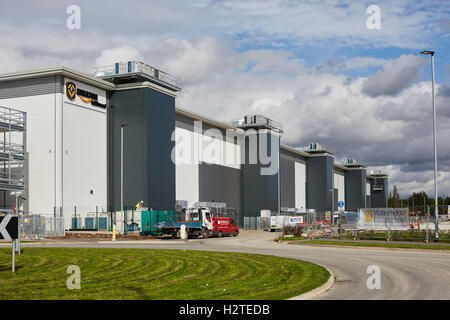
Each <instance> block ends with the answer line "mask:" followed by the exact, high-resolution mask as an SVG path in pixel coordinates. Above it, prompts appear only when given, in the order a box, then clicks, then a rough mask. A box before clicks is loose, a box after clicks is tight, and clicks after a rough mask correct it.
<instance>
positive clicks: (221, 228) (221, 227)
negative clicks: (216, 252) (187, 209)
mask: <svg viewBox="0 0 450 320" xmlns="http://www.w3.org/2000/svg"><path fill="white" fill-rule="evenodd" d="M212 219H213V221H212V222H213V228H212V234H213V235H214V236H216V237H218V238H220V237H222V236H226V235H227V236H234V237H236V236H237V235H238V234H239V228H238V226H237V224H236V221H235V220H234V219H233V218H228V217H213V218H212Z"/></svg>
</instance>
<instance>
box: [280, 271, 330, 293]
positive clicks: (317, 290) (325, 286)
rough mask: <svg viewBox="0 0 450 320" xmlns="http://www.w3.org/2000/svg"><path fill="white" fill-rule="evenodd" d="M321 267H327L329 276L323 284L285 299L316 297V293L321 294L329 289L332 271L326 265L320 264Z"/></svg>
mask: <svg viewBox="0 0 450 320" xmlns="http://www.w3.org/2000/svg"><path fill="white" fill-rule="evenodd" d="M322 267H324V268H325V269H327V270H328V272H329V273H330V278H329V279H328V281H327V282H325V283H324V284H323V285H321V286H320V287H318V288H315V289H313V290H311V291H308V292H305V293H302V294H301V295H299V296H295V297H292V298H289V299H287V300H309V299H312V298H315V297H317V296H318V295H321V294H322V293H324V292H325V291H327V290H329V289H331V287H332V286H333V284H334V274H333V272H332V271H331V270H330V269H328V268H327V267H325V266H322Z"/></svg>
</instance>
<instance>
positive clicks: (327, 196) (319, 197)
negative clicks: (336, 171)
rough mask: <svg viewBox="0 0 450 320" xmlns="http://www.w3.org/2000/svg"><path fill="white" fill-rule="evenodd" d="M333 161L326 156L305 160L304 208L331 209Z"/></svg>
mask: <svg viewBox="0 0 450 320" xmlns="http://www.w3.org/2000/svg"><path fill="white" fill-rule="evenodd" d="M332 181H333V159H332V158H331V157H328V156H324V157H311V158H308V159H307V160H306V207H307V208H308V209H316V210H317V211H328V210H331V207H332V193H331V192H332V191H330V190H331V189H332V183H333V182H332Z"/></svg>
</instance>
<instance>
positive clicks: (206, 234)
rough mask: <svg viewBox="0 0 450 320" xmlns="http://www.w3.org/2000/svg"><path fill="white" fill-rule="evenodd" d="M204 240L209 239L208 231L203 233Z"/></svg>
mask: <svg viewBox="0 0 450 320" xmlns="http://www.w3.org/2000/svg"><path fill="white" fill-rule="evenodd" d="M203 239H208V230H204V231H203Z"/></svg>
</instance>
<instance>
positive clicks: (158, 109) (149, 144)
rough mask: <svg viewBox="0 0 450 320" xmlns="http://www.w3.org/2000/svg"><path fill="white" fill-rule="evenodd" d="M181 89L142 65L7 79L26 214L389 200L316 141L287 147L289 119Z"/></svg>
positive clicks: (247, 210)
mask: <svg viewBox="0 0 450 320" xmlns="http://www.w3.org/2000/svg"><path fill="white" fill-rule="evenodd" d="M180 90H181V83H180V81H179V80H178V79H177V78H174V77H172V76H170V75H168V74H167V73H164V72H162V71H160V70H158V69H155V68H153V67H150V66H148V65H146V64H143V63H140V62H134V61H130V62H127V63H117V64H115V65H113V66H111V67H107V68H102V69H99V70H98V72H97V73H96V74H95V76H92V75H88V74H85V73H81V72H77V71H74V70H70V69H67V68H64V67H60V68H51V69H45V70H37V71H27V72H19V73H11V74H3V75H0V106H3V107H8V108H14V109H17V110H20V111H24V112H26V120H27V131H26V141H27V170H26V172H27V177H26V181H27V184H28V186H27V189H26V190H27V195H26V198H27V206H26V209H27V210H28V211H29V212H31V213H36V214H48V215H53V214H56V212H57V211H58V212H61V213H62V214H63V215H64V217H65V219H66V226H70V218H71V214H72V209H71V208H73V207H74V206H78V208H80V210H82V209H84V210H85V211H86V212H88V211H91V210H95V209H94V208H97V209H98V208H99V207H100V208H101V210H102V211H109V210H111V209H112V210H120V208H121V206H122V205H126V206H132V205H134V204H136V203H137V202H139V201H141V200H143V201H144V205H145V206H148V207H151V208H153V209H155V210H173V209H174V208H175V204H176V202H177V201H183V202H185V203H188V205H190V206H191V205H194V204H195V203H196V202H220V203H226V204H227V206H228V207H232V208H235V209H237V210H239V211H240V212H241V216H255V215H259V214H260V211H261V210H271V211H279V210H281V208H296V209H297V210H298V211H306V210H307V209H315V210H316V211H318V212H325V211H332V210H337V208H338V205H337V204H338V202H339V201H343V202H344V204H345V207H344V209H345V210H347V211H352V210H357V209H359V208H366V207H386V206H387V197H388V177H387V175H384V174H382V173H376V174H372V175H369V174H367V172H366V168H365V167H364V166H363V165H361V164H358V163H356V161H354V160H351V159H349V160H348V161H347V162H346V163H345V164H338V163H335V161H334V160H335V158H334V155H333V154H332V153H330V152H327V151H326V150H325V149H324V148H323V147H322V146H320V145H319V144H317V143H311V144H310V145H309V146H308V147H307V148H303V149H299V148H293V147H289V146H286V145H282V144H281V143H280V139H281V136H282V134H283V128H282V126H281V125H280V124H278V123H276V122H274V121H272V120H270V119H267V118H265V117H263V116H259V115H249V116H243V117H242V119H241V120H240V121H235V122H233V123H224V122H219V121H216V120H214V119H210V118H207V117H204V116H201V115H198V114H195V113H193V112H191V111H188V110H185V109H181V108H176V107H175V99H176V96H177V94H178V93H179V91H180ZM12 199H13V198H12V197H11V198H10V200H9V202H8V203H6V201H4V203H5V204H6V205H7V206H11V204H12V201H13V200H12ZM81 208H82V209H81ZM66 212H68V213H69V212H70V215H69V214H68V213H67V214H66Z"/></svg>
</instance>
